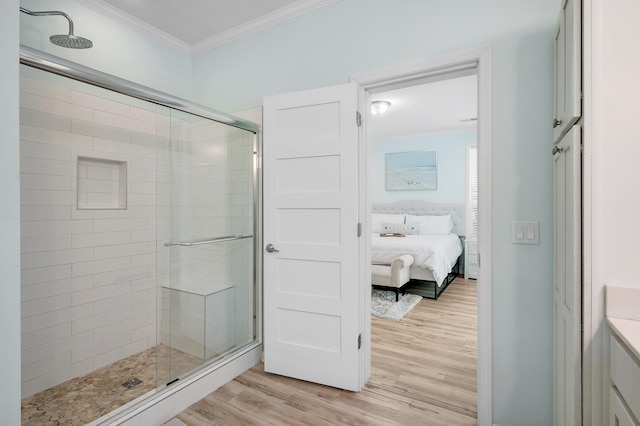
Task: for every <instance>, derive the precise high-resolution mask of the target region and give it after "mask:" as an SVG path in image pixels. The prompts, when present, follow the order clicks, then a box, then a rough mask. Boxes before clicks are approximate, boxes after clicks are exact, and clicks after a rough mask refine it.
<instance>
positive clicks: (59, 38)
mask: <svg viewBox="0 0 640 426" xmlns="http://www.w3.org/2000/svg"><path fill="white" fill-rule="evenodd" d="M20 12H22V13H26V14H27V15H31V16H64V17H65V18H67V21H69V34H58V35H52V36H51V37H49V41H51V43H53V44H55V45H56V46H60V47H66V48H69V49H89V48H90V47H93V43H92V42H91V40H89V39H86V38H84V37H79V36H77V35H74V34H73V21H72V20H71V18H70V17H69V15H67V14H66V13H64V12H60V11H58V10H48V11H43V12H33V11H31V10H27V9H25V8H24V7H21V8H20Z"/></svg>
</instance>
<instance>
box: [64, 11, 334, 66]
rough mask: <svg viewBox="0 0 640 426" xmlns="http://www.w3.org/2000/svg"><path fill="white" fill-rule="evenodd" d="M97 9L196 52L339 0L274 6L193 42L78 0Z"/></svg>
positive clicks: (172, 43)
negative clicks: (278, 7) (250, 18)
mask: <svg viewBox="0 0 640 426" xmlns="http://www.w3.org/2000/svg"><path fill="white" fill-rule="evenodd" d="M75 1H76V2H77V3H80V4H82V5H84V6H86V7H87V8H89V9H91V10H94V11H95V12H97V13H99V14H101V15H103V16H105V17H106V18H109V19H111V20H114V21H116V22H119V23H121V24H122V25H125V26H127V27H129V28H131V29H133V30H135V31H138V32H140V33H143V34H146V35H149V36H151V37H153V38H155V39H157V40H158V41H160V42H162V43H164V44H166V45H168V46H171V47H173V48H175V49H177V50H179V51H181V52H183V53H186V54H188V55H196V54H199V53H202V52H205V51H207V50H210V49H213V48H216V47H219V46H222V45H224V44H227V43H231V42H232V41H235V40H238V39H240V38H242V37H247V36H249V35H251V34H254V33H256V32H258V31H262V30H265V29H267V28H269V27H272V26H274V25H277V24H280V23H283V22H286V21H288V20H290V19H293V18H296V17H298V16H301V15H304V14H305V13H309V12H312V11H314V10H316V9H320V8H321V7H324V6H328V5H330V4H332V3H335V2H336V1H338V0H300V1H297V2H295V3H292V4H290V5H289V6H285V7H282V8H280V9H277V10H274V11H273V12H271V13H268V14H266V15H263V16H261V17H259V18H256V19H254V20H251V21H248V22H246V23H244V24H241V25H238V26H236V27H234V28H231V29H229V30H227V31H223V32H221V33H219V34H216V35H214V36H212V37H209V38H206V39H204V40H201V41H198V42H196V43H194V44H193V45H190V44H189V43H186V42H184V41H182V40H180V39H178V38H176V37H174V36H172V35H170V34H168V33H166V32H164V31H161V30H159V29H158V28H156V27H154V26H152V25H150V24H148V23H146V22H144V21H143V20H141V19H138V18H136V17H135V16H133V15H130V14H128V13H126V12H124V11H122V10H120V9H118V8H116V7H114V6H112V5H110V4H109V3H107V2H105V1H102V0H75Z"/></svg>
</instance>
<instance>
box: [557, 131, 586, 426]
mask: <svg viewBox="0 0 640 426" xmlns="http://www.w3.org/2000/svg"><path fill="white" fill-rule="evenodd" d="M554 152H555V154H554V157H553V159H554V198H555V199H554V240H555V241H554V247H555V253H554V286H553V290H554V291H553V302H554V314H553V317H554V346H555V348H554V398H553V399H554V417H555V419H554V424H555V425H556V426H561V425H580V424H581V419H582V408H581V407H582V390H581V389H582V332H581V324H582V308H581V306H582V273H581V270H582V262H581V259H582V232H581V230H582V215H581V212H582V210H581V203H582V201H581V191H582V188H581V186H582V185H581V183H582V180H581V176H582V167H581V157H582V155H581V151H580V126H577V125H576V126H573V127H572V128H571V130H569V133H567V135H566V136H565V137H564V138H563V139H562V140H561V141H560V143H559V144H558V145H557V149H554Z"/></svg>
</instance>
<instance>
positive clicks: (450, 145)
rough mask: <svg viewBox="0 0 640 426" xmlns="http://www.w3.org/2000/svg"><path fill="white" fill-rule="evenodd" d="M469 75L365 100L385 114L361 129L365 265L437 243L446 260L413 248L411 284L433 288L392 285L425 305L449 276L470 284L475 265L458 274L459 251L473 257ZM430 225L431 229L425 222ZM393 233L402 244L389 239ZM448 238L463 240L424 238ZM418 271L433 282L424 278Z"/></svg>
mask: <svg viewBox="0 0 640 426" xmlns="http://www.w3.org/2000/svg"><path fill="white" fill-rule="evenodd" d="M470 73H471V75H463V76H460V75H446V76H437V77H435V78H433V79H432V81H423V82H420V83H414V85H412V86H409V87H403V88H399V89H397V88H394V89H393V90H387V91H381V92H380V91H379V92H378V93H375V94H374V95H373V96H372V102H373V103H374V104H376V103H379V102H388V104H384V105H385V106H386V107H387V110H386V111H385V112H384V113H381V114H380V113H378V114H376V113H375V112H374V113H373V114H372V116H371V118H370V122H369V127H368V131H369V133H370V137H371V169H372V172H371V179H370V182H369V184H370V187H369V190H370V193H371V200H372V205H373V210H372V211H373V216H372V232H373V235H372V238H373V243H372V263H373V264H379V265H385V264H386V265H389V264H391V262H392V261H393V260H394V257H398V256H399V255H402V254H405V253H404V252H403V251H402V250H404V246H406V245H407V244H413V240H415V239H418V238H420V239H425V238H427V239H429V241H427V242H426V243H427V244H428V243H436V241H433V242H432V240H434V239H437V240H438V244H439V243H440V241H441V240H442V243H443V244H445V246H444V247H443V249H445V250H448V252H449V253H448V256H437V257H436V256H430V255H429V253H430V249H428V250H427V249H424V250H423V249H422V248H420V247H419V248H417V249H416V252H415V253H414V258H415V259H414V260H415V264H414V265H412V266H411V278H412V279H418V280H423V281H424V280H427V281H437V283H438V286H437V288H435V287H434V286H433V284H431V283H424V282H420V281H411V282H407V283H406V284H405V283H404V281H406V279H403V280H402V281H403V283H396V285H397V286H400V285H403V287H411V288H413V289H414V291H413V292H414V293H415V292H417V293H422V295H423V296H425V297H429V298H437V297H438V296H439V294H441V292H442V291H443V290H444V289H445V288H446V287H447V285H448V284H449V283H450V282H451V280H452V279H453V277H454V276H455V273H456V272H459V274H460V275H466V276H467V278H476V275H475V272H474V271H473V265H475V258H471V259H470V260H471V269H472V270H469V265H467V270H466V271H465V262H464V260H465V255H464V252H463V248H464V246H465V245H470V247H471V251H473V250H474V245H475V244H477V195H476V194H477V164H476V162H477V160H476V157H477V145H476V143H477V130H476V123H477V75H476V74H475V73H474V72H473V71H470V72H467V74H470ZM381 90H384V89H381ZM409 162H410V163H411V164H407V163H409ZM407 166H410V167H407ZM427 166H428V167H427ZM416 171H417V172H416ZM470 182H471V184H470ZM407 209H411V210H407ZM404 213H407V215H406V216H405V215H404ZM430 214H432V215H434V216H436V217H433V218H432V217H430ZM420 215H426V217H425V216H420ZM443 215H449V221H450V223H447V224H445V223H444V222H443V221H442V220H441V219H445V218H444V216H443ZM473 218H475V219H476V220H474V219H473ZM431 219H433V220H436V222H434V223H427V222H425V220H431ZM438 221H439V222H441V225H442V226H440V227H441V228H442V229H441V230H439V229H438V227H439V225H440V223H438ZM390 222H393V223H390ZM412 222H415V223H420V222H421V223H420V225H421V228H420V227H418V228H416V227H414V226H411V225H414V223H412ZM445 222H446V220H445ZM398 223H400V224H404V225H398ZM429 227H431V228H432V229H431V230H428V229H427V228H429ZM467 229H468V230H469V231H468V232H467V231H466V230H467ZM394 233H395V234H400V235H405V234H406V235H407V237H408V238H406V239H404V240H403V239H399V238H393V237H392V235H394ZM449 233H451V234H457V235H459V236H460V237H465V238H451V239H447V237H446V236H444V235H443V236H438V237H435V236H429V237H423V236H424V235H428V234H449ZM378 234H380V235H378ZM414 234H418V235H419V237H418V236H415V235H414ZM386 235H389V236H391V238H389V237H386ZM466 251H469V250H466ZM458 256H460V258H459V259H458ZM447 257H448V258H447ZM420 266H422V268H420ZM376 268H377V269H376V271H378V270H380V268H378V267H376ZM425 268H426V269H429V271H430V272H431V271H433V274H431V273H426V274H425V273H424V269H425ZM434 268H435V269H434ZM380 271H383V270H380ZM434 277H435V278H434ZM380 280H382V281H380ZM378 281H380V282H378ZM383 283H384V278H383V277H381V278H380V279H378V280H377V281H376V280H374V284H383ZM397 286H396V287H395V288H396V291H397V289H398V287H397ZM427 289H428V291H427ZM436 289H437V291H435V290H436ZM420 290H422V291H420ZM409 292H411V291H409ZM427 293H428V294H427Z"/></svg>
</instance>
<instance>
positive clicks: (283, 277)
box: [263, 83, 364, 391]
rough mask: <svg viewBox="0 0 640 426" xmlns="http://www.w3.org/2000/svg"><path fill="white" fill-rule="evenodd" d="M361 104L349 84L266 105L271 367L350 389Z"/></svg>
mask: <svg viewBox="0 0 640 426" xmlns="http://www.w3.org/2000/svg"><path fill="white" fill-rule="evenodd" d="M357 110H358V86H357V85H356V84H355V83H351V84H345V85H341V86H334V87H329V88H322V89H316V90H308V91H303V92H296V93H288V94H283V95H277V96H272V97H268V98H265V100H264V112H263V114H264V135H263V136H264V138H263V177H264V189H263V193H264V242H265V245H266V246H265V250H264V366H265V371H267V372H270V373H276V374H281V375H284V376H289V377H294V378H298V379H302V380H307V381H311V382H315V383H321V384H325V385H329V386H334V387H337V388H342V389H348V390H354V391H357V390H360V389H361V388H362V386H363V385H364V383H362V382H363V379H362V377H361V376H362V374H361V365H360V357H359V346H360V344H359V342H360V340H361V338H360V333H361V331H362V326H361V324H360V318H361V316H362V315H361V313H360V310H361V303H360V298H361V297H363V293H362V291H363V290H362V289H363V285H362V284H361V277H360V276H359V274H358V271H359V265H358V263H359V260H358V259H359V252H358V238H359V237H358V234H357V231H358V219H359V213H358V193H359V181H358V176H359V161H358V158H359V157H358V149H359V139H358V138H359V128H358V125H357V124H356V111H357ZM269 245H271V246H269ZM271 247H273V248H271Z"/></svg>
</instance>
